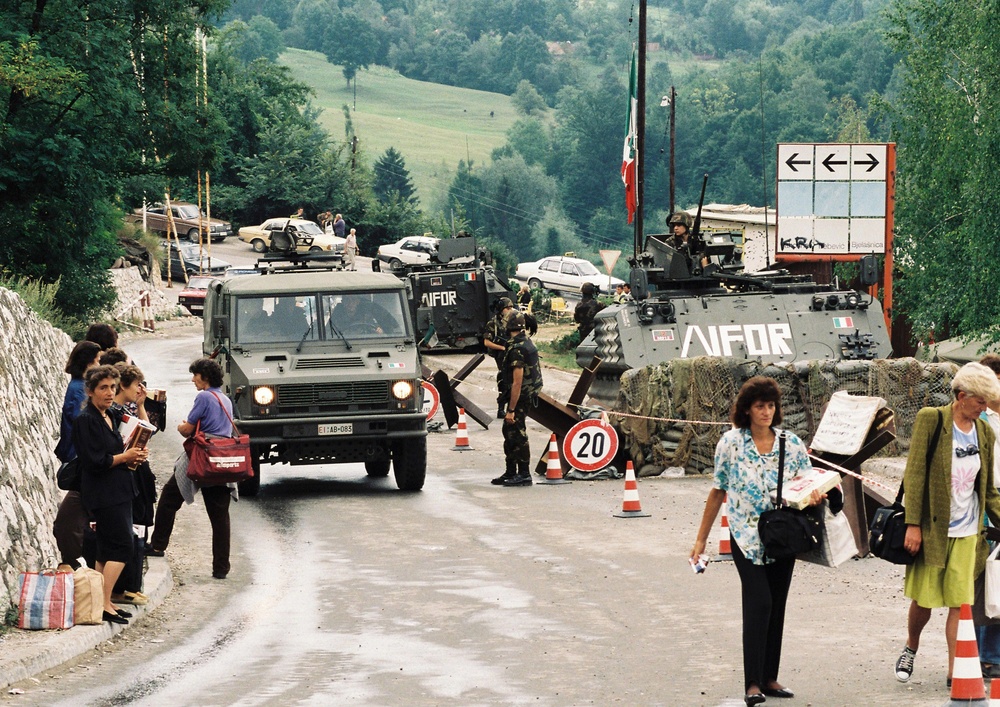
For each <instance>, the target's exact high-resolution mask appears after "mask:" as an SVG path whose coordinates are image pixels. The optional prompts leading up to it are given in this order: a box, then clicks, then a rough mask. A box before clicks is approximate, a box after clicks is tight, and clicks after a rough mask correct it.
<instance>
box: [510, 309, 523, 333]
mask: <svg viewBox="0 0 1000 707" xmlns="http://www.w3.org/2000/svg"><path fill="white" fill-rule="evenodd" d="M522 329H524V315H523V314H521V313H520V312H514V313H513V314H511V315H510V316H508V317H507V331H521V330H522Z"/></svg>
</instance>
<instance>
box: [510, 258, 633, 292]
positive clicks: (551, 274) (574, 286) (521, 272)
mask: <svg viewBox="0 0 1000 707" xmlns="http://www.w3.org/2000/svg"><path fill="white" fill-rule="evenodd" d="M514 277H516V278H517V279H518V280H520V281H522V282H526V283H527V284H528V287H530V288H531V289H533V290H534V289H546V290H554V291H556V292H576V293H578V292H580V289H581V288H582V287H583V283H585V282H589V283H592V284H593V285H594V286H595V287H597V288H598V289H599V290H600V291H601V292H604V293H607V292H608V291H609V287H610V290H611V291H613V290H614V289H615V287H617V286H618V285H624V284H625V282H624V280H619V279H618V278H617V277H611V278H609V277H608V276H607V275H605V274H603V273H602V272H601V271H599V270H598V269H597V268H595V267H594V264H593V263H592V262H590V261H589V260H584V259H583V258H570V257H567V256H553V257H551V258H542V259H541V260H536V261H535V262H533V263H518V266H517V271H516V272H515V274H514ZM609 280H610V283H609Z"/></svg>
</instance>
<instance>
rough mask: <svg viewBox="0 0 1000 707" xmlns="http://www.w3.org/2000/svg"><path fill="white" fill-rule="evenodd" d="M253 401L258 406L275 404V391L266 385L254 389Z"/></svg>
mask: <svg viewBox="0 0 1000 707" xmlns="http://www.w3.org/2000/svg"><path fill="white" fill-rule="evenodd" d="M253 399H254V401H256V403H257V404H258V405H270V404H271V403H272V402H274V391H273V390H272V389H270V388H268V387H267V386H266V385H262V386H260V387H259V388H254V391H253Z"/></svg>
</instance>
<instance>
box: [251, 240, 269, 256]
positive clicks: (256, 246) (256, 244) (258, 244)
mask: <svg viewBox="0 0 1000 707" xmlns="http://www.w3.org/2000/svg"><path fill="white" fill-rule="evenodd" d="M250 245H251V247H252V248H253V252H254V253H263V252H264V251H265V250H267V244H266V243H265V242H264V241H263V240H261V239H260V238H254V239H253V240H252V241H250Z"/></svg>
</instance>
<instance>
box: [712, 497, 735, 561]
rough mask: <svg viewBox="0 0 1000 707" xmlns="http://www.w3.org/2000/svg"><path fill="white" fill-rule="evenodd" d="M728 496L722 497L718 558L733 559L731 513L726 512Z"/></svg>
mask: <svg viewBox="0 0 1000 707" xmlns="http://www.w3.org/2000/svg"><path fill="white" fill-rule="evenodd" d="M728 500H729V499H728V496H723V498H722V524H721V525H720V526H719V531H720V532H719V554H718V555H717V556H716V558H715V559H716V560H731V559H733V548H732V546H731V543H730V541H729V514H728V513H727V512H726V506H727V505H728V504H727V503H726V502H727V501H728Z"/></svg>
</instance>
